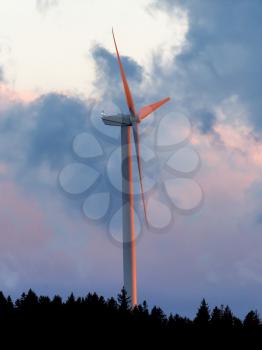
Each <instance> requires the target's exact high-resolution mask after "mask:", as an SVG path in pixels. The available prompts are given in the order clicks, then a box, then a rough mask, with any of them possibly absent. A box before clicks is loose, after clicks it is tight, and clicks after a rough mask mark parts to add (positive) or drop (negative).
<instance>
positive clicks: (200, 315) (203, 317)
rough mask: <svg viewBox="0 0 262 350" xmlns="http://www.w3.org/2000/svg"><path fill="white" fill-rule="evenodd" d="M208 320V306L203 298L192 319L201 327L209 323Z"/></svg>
mask: <svg viewBox="0 0 262 350" xmlns="http://www.w3.org/2000/svg"><path fill="white" fill-rule="evenodd" d="M209 320H210V313H209V307H208V304H207V302H206V301H205V299H203V300H202V301H201V304H200V307H199V309H198V311H197V314H196V317H195V319H194V323H195V325H196V326H198V327H201V328H203V327H207V326H208V325H209Z"/></svg>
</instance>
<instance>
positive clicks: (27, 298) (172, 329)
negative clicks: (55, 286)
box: [0, 288, 262, 344]
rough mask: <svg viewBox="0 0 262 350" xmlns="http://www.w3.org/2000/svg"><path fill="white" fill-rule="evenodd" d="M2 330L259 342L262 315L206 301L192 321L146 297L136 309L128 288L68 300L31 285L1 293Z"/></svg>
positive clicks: (54, 333)
mask: <svg viewBox="0 0 262 350" xmlns="http://www.w3.org/2000/svg"><path fill="white" fill-rule="evenodd" d="M0 329H1V330H2V331H3V330H4V329H13V330H20V331H22V332H23V333H25V332H28V330H30V331H31V332H33V334H38V335H39V334H40V335H42V336H45V337H48V336H50V337H53V336H54V335H55V336H58V335H59V334H60V337H61V339H63V340H64V339H65V338H66V337H67V336H69V335H71V336H76V337H77V338H78V339H79V338H81V337H84V336H85V335H86V334H88V335H89V337H90V336H94V334H101V335H105V334H112V335H113V334H115V336H116V337H117V336H118V334H122V335H123V334H128V333H130V331H131V330H132V332H135V333H134V334H135V335H136V337H140V338H141V337H144V338H148V340H153V339H165V340H166V339H169V340H170V339H175V340H176V341H183V343H184V344H186V343H188V342H190V341H193V340H194V342H196V341H201V342H202V341H207V340H208V339H217V340H219V339H224V338H226V339H231V340H233V341H234V342H238V341H240V342H242V341H244V340H248V341H249V340H253V341H254V340H258V339H260V338H261V337H262V324H261V319H260V317H259V314H258V312H257V311H255V310H251V311H250V312H248V313H247V315H246V316H245V317H244V319H243V320H241V319H239V318H238V317H236V316H235V315H234V314H233V312H232V311H231V309H230V307H229V306H223V305H221V306H220V307H217V306H216V307H214V309H212V310H211V309H210V308H209V306H208V304H207V302H206V300H205V299H203V300H202V301H201V304H200V306H199V308H198V310H197V312H196V315H195V317H194V318H193V319H189V318H187V317H182V316H180V315H178V314H172V313H171V314H170V315H166V314H165V313H164V312H163V310H162V309H161V308H160V307H157V306H154V307H153V308H152V309H151V310H150V309H149V308H148V305H147V302H146V301H144V302H143V303H142V304H139V305H137V306H135V307H131V303H130V298H129V297H128V296H127V293H126V291H125V289H124V288H122V290H121V291H120V293H119V294H118V296H117V298H116V299H115V298H113V297H111V298H109V299H105V298H104V297H103V296H99V295H98V294H96V293H88V294H87V295H86V296H85V297H77V298H76V297H75V296H74V294H71V295H70V296H69V297H68V298H67V299H65V300H63V299H62V298H61V297H60V296H59V295H55V296H54V297H53V298H50V297H48V296H42V295H41V296H38V295H37V294H36V293H35V292H33V291H32V290H31V289H30V290H29V291H28V292H27V293H23V294H22V295H21V297H20V298H18V299H17V300H15V301H13V300H12V299H11V297H10V296H8V297H6V296H5V295H4V294H3V293H2V292H0ZM58 330H59V332H58ZM119 332H120V333H119Z"/></svg>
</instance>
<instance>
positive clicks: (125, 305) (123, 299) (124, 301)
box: [117, 287, 131, 311]
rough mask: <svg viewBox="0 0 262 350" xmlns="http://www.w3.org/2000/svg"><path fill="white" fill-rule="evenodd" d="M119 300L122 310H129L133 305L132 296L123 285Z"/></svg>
mask: <svg viewBox="0 0 262 350" xmlns="http://www.w3.org/2000/svg"><path fill="white" fill-rule="evenodd" d="M117 301H118V305H119V310H121V311H129V310H130V305H131V298H130V297H129V296H128V295H127V291H126V290H125V288H124V287H123V288H122V289H121V292H120V293H119V294H118V296H117Z"/></svg>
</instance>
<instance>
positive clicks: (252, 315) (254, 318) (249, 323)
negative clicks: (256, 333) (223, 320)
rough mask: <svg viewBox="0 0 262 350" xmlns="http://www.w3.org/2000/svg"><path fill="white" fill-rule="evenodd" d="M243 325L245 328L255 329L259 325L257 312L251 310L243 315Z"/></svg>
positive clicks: (259, 320)
mask: <svg viewBox="0 0 262 350" xmlns="http://www.w3.org/2000/svg"><path fill="white" fill-rule="evenodd" d="M243 325H244V327H245V328H246V329H256V328H259V326H260V325H261V319H260V317H259V314H258V312H257V311H256V310H255V311H253V310H251V311H250V312H249V313H248V314H247V315H246V317H245V319H244V322H243Z"/></svg>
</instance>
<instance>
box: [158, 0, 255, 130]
mask: <svg viewBox="0 0 262 350" xmlns="http://www.w3.org/2000/svg"><path fill="white" fill-rule="evenodd" d="M154 4H155V6H156V8H157V9H158V10H161V11H165V12H167V13H168V14H169V15H170V20H172V13H174V11H175V10H176V9H177V8H182V9H183V10H184V11H186V12H187V13H188V16H189V24H190V26H189V31H188V33H187V44H186V45H185V49H184V50H183V51H182V53H181V54H180V55H178V56H176V57H175V61H174V65H173V72H172V74H170V80H168V79H167V80H166V86H165V88H166V89H167V90H171V89H172V90H171V91H174V96H175V97H176V98H177V99H178V103H181V104H184V105H185V104H186V106H185V108H187V109H188V110H189V111H190V113H191V114H192V116H193V117H194V118H198V116H199V115H201V114H202V115H206V114H207V113H208V114H209V115H210V117H211V121H212V120H213V118H212V115H213V107H214V105H217V104H219V103H220V101H222V100H224V99H226V98H228V97H230V96H232V95H237V96H238V97H239V99H240V101H242V103H244V104H245V105H246V107H247V116H248V121H249V122H250V123H251V125H252V127H253V128H254V132H255V133H257V135H260V133H261V130H262V123H261V120H262V119H261V110H262V102H261V98H260V94H259V91H260V81H261V79H262V67H261V64H260V62H261V59H262V49H261V45H260V36H261V34H262V17H261V16H262V15H261V14H262V3H261V1H259V0H254V1H252V2H250V1H248V0H241V1H238V3H237V4H236V3H235V2H234V1H227V0H222V1H217V2H210V1H208V0H204V1H193V0H187V1H180V0H165V1H155V2H154ZM155 66H156V67H155V69H156V70H158V69H159V67H158V60H156V62H155ZM171 79H172V81H171ZM230 118H231V116H230V115H228V119H230ZM200 120H201V123H200V127H201V128H203V130H204V131H205V130H206V129H208V128H209V127H210V119H209V118H206V117H204V118H203V117H202V118H200ZM243 122H244V123H246V121H243ZM212 123H213V121H212ZM212 123H211V124H212Z"/></svg>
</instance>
